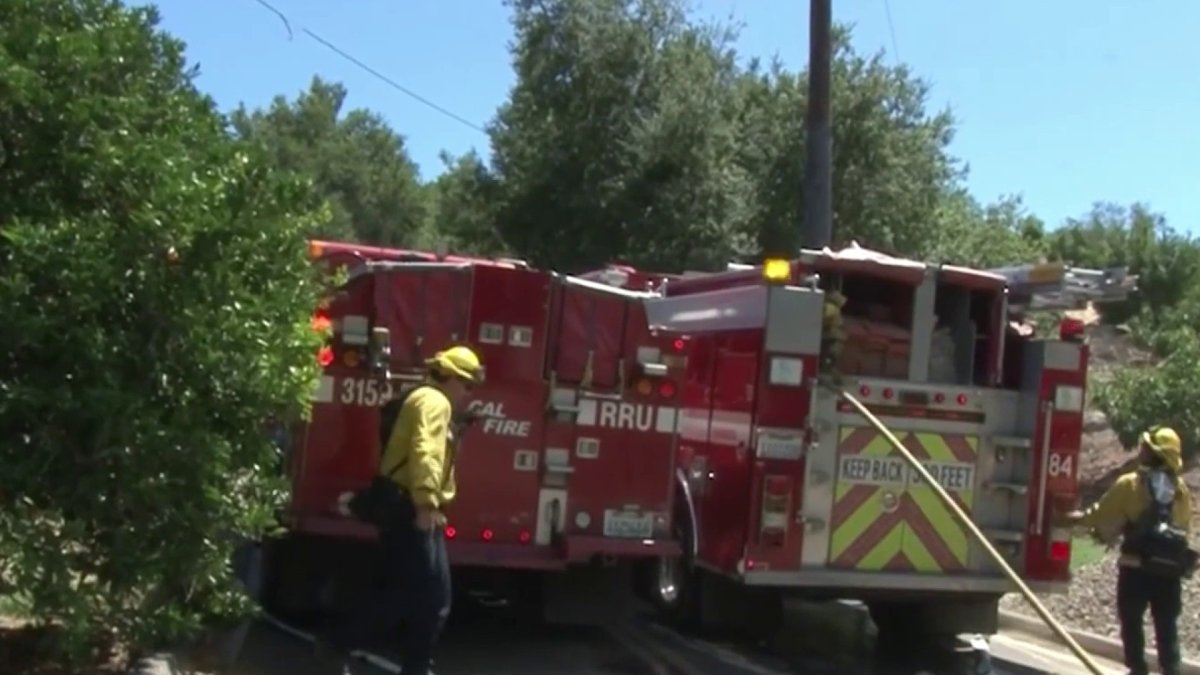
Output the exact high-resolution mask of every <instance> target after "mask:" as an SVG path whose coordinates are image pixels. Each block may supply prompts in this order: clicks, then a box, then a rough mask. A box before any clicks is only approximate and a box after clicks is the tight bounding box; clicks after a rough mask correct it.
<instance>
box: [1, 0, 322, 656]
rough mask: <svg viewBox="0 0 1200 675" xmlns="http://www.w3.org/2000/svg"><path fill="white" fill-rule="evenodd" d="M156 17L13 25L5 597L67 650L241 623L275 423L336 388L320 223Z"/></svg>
mask: <svg viewBox="0 0 1200 675" xmlns="http://www.w3.org/2000/svg"><path fill="white" fill-rule="evenodd" d="M156 20H157V19H156V15H155V13H154V12H153V11H152V10H149V9H136V10H135V9H127V8H125V7H123V6H121V5H120V4H119V3H116V2H111V1H109V0H9V1H8V2H5V3H3V8H2V9H0V92H3V93H2V94H0V148H2V151H0V156H2V157H3V161H2V162H0V185H3V186H4V189H2V190H0V307H4V309H5V316H4V321H3V322H2V323H0V345H2V346H0V350H3V352H4V358H3V360H0V581H2V582H3V583H4V584H6V585H8V586H10V587H11V586H15V587H16V588H19V589H21V590H22V591H24V592H25V594H26V596H27V597H26V600H27V606H28V608H29V610H30V611H31V612H32V613H33V614H34V615H36V616H37V617H39V618H41V619H44V620H47V621H57V622H61V623H62V624H63V625H64V626H65V627H66V629H67V631H68V636H69V639H68V642H67V645H66V647H67V649H68V651H70V652H72V653H73V655H74V656H82V654H81V648H82V646H83V645H84V644H85V639H86V638H89V637H93V636H95V635H96V634H97V633H103V632H107V631H110V630H111V631H116V632H117V633H119V634H120V635H121V636H122V637H126V638H132V639H134V640H135V642H137V643H140V644H146V643H148V642H152V641H156V640H158V639H164V638H169V637H171V636H173V635H177V634H179V633H181V632H183V631H186V630H190V629H192V628H194V627H195V626H197V625H199V622H201V621H202V620H205V619H206V618H208V617H210V616H212V615H213V614H214V612H215V613H225V612H227V611H229V610H231V609H232V608H233V604H232V603H235V602H236V601H237V596H236V595H234V594H233V593H231V592H230V587H229V583H228V581H229V580H228V574H227V572H226V569H225V568H226V564H227V561H228V559H229V552H230V549H231V545H232V543H233V542H232V538H233V537H237V536H251V537H253V536H257V534H258V533H259V532H261V530H262V529H263V527H264V526H266V525H267V524H268V523H269V517H270V513H271V511H270V508H271V505H272V504H273V503H275V502H277V500H278V497H279V495H280V494H281V490H280V488H281V486H280V485H278V484H277V482H276V480H274V479H273V478H272V472H271V471H264V470H263V469H264V468H265V467H269V466H271V464H272V460H273V456H274V452H275V451H274V449H273V447H272V445H271V443H270V440H269V439H268V437H267V435H266V434H264V433H263V423H264V418H265V417H266V416H267V415H270V414H273V413H277V414H281V415H282V414H294V412H295V411H298V410H302V409H303V405H304V403H305V401H306V399H307V398H308V396H309V392H310V391H311V387H312V385H313V383H314V378H315V375H316V373H315V372H314V371H315V363H314V358H313V354H314V352H315V349H316V344H315V338H316V335H315V334H314V332H313V331H312V328H311V326H310V325H309V319H308V317H309V316H310V315H311V311H312V307H313V305H314V302H315V301H316V298H317V295H316V285H315V283H314V281H315V280H314V278H313V275H312V272H311V268H310V265H309V264H308V261H307V258H306V246H305V240H304V236H305V232H306V231H307V230H309V229H311V228H314V227H320V226H321V225H323V217H322V210H321V209H320V203H319V201H317V200H316V199H314V198H313V197H312V196H311V195H310V194H309V192H308V189H307V188H306V187H305V186H304V185H303V184H301V183H299V182H297V181H295V180H291V179H288V178H287V177H286V176H284V175H283V174H281V173H280V172H279V171H277V170H276V169H275V168H273V167H272V165H271V164H270V163H269V162H268V161H267V160H266V158H265V157H263V156H261V155H259V154H258V153H256V152H253V151H252V149H251V148H248V147H244V146H243V145H241V144H239V143H237V142H235V141H233V140H232V139H231V138H230V136H229V135H228V133H227V132H226V129H225V123H224V120H223V119H222V117H221V115H219V114H218V113H217V112H216V111H215V109H214V107H213V104H212V102H211V101H210V100H209V99H208V98H207V97H206V96H204V95H202V94H200V93H198V92H197V91H196V89H195V88H194V87H193V86H192V82H191V79H192V77H191V74H190V73H189V72H188V71H187V70H186V69H185V67H184V58H183V45H182V44H181V43H180V42H178V41H176V40H174V39H172V38H171V37H169V36H167V35H165V34H163V33H161V32H158V31H157V30H156V29H155V27H154V26H155V23H156Z"/></svg>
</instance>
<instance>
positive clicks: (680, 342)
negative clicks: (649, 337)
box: [671, 338, 687, 352]
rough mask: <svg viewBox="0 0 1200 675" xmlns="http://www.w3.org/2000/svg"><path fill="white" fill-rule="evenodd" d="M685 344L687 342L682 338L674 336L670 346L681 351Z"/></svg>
mask: <svg viewBox="0 0 1200 675" xmlns="http://www.w3.org/2000/svg"><path fill="white" fill-rule="evenodd" d="M686 346H687V342H685V341H684V339H683V338H675V341H674V342H672V343H671V347H672V348H674V349H675V351H677V352H681V351H683V348H684V347H686Z"/></svg>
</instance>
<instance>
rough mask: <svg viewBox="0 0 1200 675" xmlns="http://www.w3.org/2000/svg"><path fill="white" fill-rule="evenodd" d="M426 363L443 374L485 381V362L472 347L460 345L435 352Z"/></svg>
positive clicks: (470, 380) (469, 380) (476, 381)
mask: <svg viewBox="0 0 1200 675" xmlns="http://www.w3.org/2000/svg"><path fill="white" fill-rule="evenodd" d="M425 365H427V366H429V367H430V368H432V369H434V370H437V371H438V372H440V373H442V374H443V375H448V376H450V377H457V378H459V379H461V380H466V381H468V382H472V383H475V384H478V383H480V382H482V381H483V362H482V361H480V359H479V355H478V354H476V353H475V352H474V351H473V350H472V349H471V348H470V347H463V346H461V345H459V346H455V347H450V348H449V349H443V350H442V351H440V352H438V353H437V354H434V355H433V358H431V359H428V360H426V361H425Z"/></svg>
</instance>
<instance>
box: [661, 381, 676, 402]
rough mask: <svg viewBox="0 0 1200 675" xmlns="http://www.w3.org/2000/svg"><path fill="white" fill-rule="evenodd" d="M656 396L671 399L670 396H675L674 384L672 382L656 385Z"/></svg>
mask: <svg viewBox="0 0 1200 675" xmlns="http://www.w3.org/2000/svg"><path fill="white" fill-rule="evenodd" d="M658 395H659V396H661V397H663V398H671V397H672V396H674V395H675V383H674V382H663V383H662V384H660V385H658Z"/></svg>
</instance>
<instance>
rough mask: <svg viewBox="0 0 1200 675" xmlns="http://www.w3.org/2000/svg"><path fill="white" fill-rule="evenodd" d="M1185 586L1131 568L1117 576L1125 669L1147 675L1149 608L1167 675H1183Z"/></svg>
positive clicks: (1175, 579)
mask: <svg viewBox="0 0 1200 675" xmlns="http://www.w3.org/2000/svg"><path fill="white" fill-rule="evenodd" d="M1182 604H1183V582H1182V581H1180V580H1179V579H1177V578H1169V577H1160V576H1153V575H1150V574H1146V573H1145V572H1143V571H1141V570H1139V569H1136V568H1129V567H1121V568H1120V571H1119V572H1118V573H1117V617H1118V618H1119V619H1120V621H1121V642H1122V643H1123V644H1124V646H1125V666H1126V667H1127V668H1129V672H1130V673H1131V674H1132V675H1145V674H1146V673H1149V672H1150V670H1149V669H1148V668H1147V667H1146V636H1145V633H1144V632H1143V630H1142V622H1143V620H1144V618H1145V615H1146V608H1147V607H1149V608H1150V614H1151V615H1152V616H1153V618H1154V641H1155V646H1156V647H1157V651H1158V663H1159V667H1160V668H1161V669H1162V672H1163V675H1179V665H1180V653H1179V614H1180V612H1181V611H1182V609H1183V607H1182Z"/></svg>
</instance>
